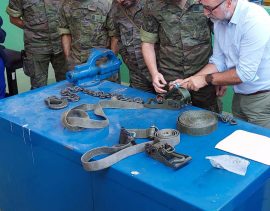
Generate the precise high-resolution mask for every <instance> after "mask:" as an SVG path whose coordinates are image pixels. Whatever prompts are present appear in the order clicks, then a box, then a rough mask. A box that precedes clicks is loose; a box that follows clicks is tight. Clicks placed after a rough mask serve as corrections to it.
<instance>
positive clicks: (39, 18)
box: [23, 0, 47, 26]
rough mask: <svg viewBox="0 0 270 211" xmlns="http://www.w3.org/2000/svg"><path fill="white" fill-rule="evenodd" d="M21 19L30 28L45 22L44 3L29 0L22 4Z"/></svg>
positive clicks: (37, 0)
mask: <svg viewBox="0 0 270 211" xmlns="http://www.w3.org/2000/svg"><path fill="white" fill-rule="evenodd" d="M23 19H24V20H25V22H26V23H27V24H28V25H30V26H35V25H40V24H43V23H46V22H47V18H46V13H45V5H44V2H41V1H39V0H29V1H26V2H24V4H23Z"/></svg>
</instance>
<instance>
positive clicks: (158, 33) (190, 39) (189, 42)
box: [141, 0, 220, 112]
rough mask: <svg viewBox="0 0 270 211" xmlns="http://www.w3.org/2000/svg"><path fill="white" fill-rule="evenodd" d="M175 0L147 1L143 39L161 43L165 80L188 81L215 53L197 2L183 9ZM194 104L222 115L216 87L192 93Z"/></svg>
mask: <svg viewBox="0 0 270 211" xmlns="http://www.w3.org/2000/svg"><path fill="white" fill-rule="evenodd" d="M172 2H176V1H169V0H147V1H146V4H145V6H144V11H143V13H144V20H143V26H142V29H141V40H142V41H143V42H146V43H156V42H157V41H158V42H159V43H160V44H159V47H160V49H159V54H158V55H157V63H158V65H159V71H160V73H161V74H163V76H164V78H165V80H166V81H174V80H176V79H178V78H181V79H183V78H187V77H189V76H191V75H194V74H195V73H197V72H198V71H199V70H200V69H201V68H203V67H204V66H205V65H206V64H208V59H209V57H210V55H211V54H212V47H211V33H210V26H209V20H208V18H206V17H205V16H204V14H203V7H202V6H201V5H199V4H198V3H196V0H187V2H186V4H185V6H184V9H181V8H180V7H179V6H178V5H177V3H172ZM191 95H192V102H193V105H195V106H198V107H202V108H205V109H209V110H212V111H216V112H219V111H220V108H219V105H218V98H217V97H216V93H215V88H214V86H207V87H205V88H202V89H200V90H199V91H198V92H192V93H191Z"/></svg>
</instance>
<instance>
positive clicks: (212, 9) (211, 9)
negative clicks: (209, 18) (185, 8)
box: [199, 0, 226, 14]
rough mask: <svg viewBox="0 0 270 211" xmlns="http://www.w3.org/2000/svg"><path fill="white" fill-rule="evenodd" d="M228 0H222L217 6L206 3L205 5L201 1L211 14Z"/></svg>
mask: <svg viewBox="0 0 270 211" xmlns="http://www.w3.org/2000/svg"><path fill="white" fill-rule="evenodd" d="M225 1H226V0H223V1H222V2H220V3H219V4H218V5H217V6H215V7H209V6H206V5H203V4H202V3H201V1H199V3H200V4H201V5H202V6H203V8H204V9H206V10H207V11H208V12H209V13H210V14H212V12H213V11H214V10H215V9H217V8H218V7H219V6H220V5H222V4H223V3H224V2H225Z"/></svg>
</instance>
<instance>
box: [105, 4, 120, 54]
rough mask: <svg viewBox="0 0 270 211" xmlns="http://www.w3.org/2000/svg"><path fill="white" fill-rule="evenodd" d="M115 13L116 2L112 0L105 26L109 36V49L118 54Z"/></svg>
mask: <svg viewBox="0 0 270 211" xmlns="http://www.w3.org/2000/svg"><path fill="white" fill-rule="evenodd" d="M116 15H117V2H116V1H113V2H112V6H111V9H110V12H109V13H108V15H107V20H106V28H107V30H108V34H109V36H110V49H111V50H112V51H113V52H114V53H115V54H118V51H119V47H118V41H119V36H118V30H117V22H116V20H115V18H116Z"/></svg>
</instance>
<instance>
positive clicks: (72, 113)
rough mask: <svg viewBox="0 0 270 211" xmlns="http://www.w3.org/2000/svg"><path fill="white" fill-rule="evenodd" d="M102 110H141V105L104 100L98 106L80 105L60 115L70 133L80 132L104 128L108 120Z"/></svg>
mask: <svg viewBox="0 0 270 211" xmlns="http://www.w3.org/2000/svg"><path fill="white" fill-rule="evenodd" d="M104 108H120V109H141V108H143V105H142V104H140V103H135V102H126V101H120V100H104V101H100V102H99V103H98V104H82V105H79V106H77V107H75V108H72V109H71V110H68V111H66V112H64V113H63V115H62V123H63V125H64V126H65V127H66V128H68V129H69V130H72V131H80V130H83V129H85V128H104V127H106V126H107V125H108V124H109V119H108V118H107V116H106V115H105V113H104V111H103V109H104ZM87 111H93V112H94V114H95V115H96V116H98V117H101V118H102V119H101V120H94V119H91V118H90V117H89V115H88V113H87Z"/></svg>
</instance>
